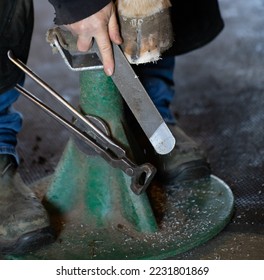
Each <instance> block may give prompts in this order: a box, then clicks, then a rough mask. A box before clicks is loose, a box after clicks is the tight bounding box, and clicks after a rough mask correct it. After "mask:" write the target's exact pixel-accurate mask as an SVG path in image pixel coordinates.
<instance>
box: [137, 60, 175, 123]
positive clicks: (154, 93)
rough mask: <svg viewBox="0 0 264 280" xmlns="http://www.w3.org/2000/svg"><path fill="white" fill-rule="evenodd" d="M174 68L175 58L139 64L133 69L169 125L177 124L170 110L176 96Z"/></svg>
mask: <svg viewBox="0 0 264 280" xmlns="http://www.w3.org/2000/svg"><path fill="white" fill-rule="evenodd" d="M174 67H175V58H174V57H173V56H169V57H164V58H163V59H161V60H158V61H157V62H154V63H152V62H151V63H147V64H139V65H135V66H134V67H133V68H134V70H135V72H136V74H137V76H138V77H139V79H140V81H141V83H142V84H143V86H144V87H145V89H146V91H147V93H148V94H149V96H150V98H151V100H152V101H153V103H154V104H155V106H156V108H157V109H158V111H159V113H160V114H161V116H162V117H163V119H164V120H165V122H166V123H167V124H175V123H176V119H175V117H174V115H173V114H172V112H171V110H170V104H171V101H172V99H173V97H174V94H175V91H174V79H173V72H174Z"/></svg>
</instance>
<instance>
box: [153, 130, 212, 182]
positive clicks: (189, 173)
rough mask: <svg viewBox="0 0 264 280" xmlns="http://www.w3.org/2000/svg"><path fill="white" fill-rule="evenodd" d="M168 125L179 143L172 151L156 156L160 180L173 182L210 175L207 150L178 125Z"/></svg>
mask: <svg viewBox="0 0 264 280" xmlns="http://www.w3.org/2000/svg"><path fill="white" fill-rule="evenodd" d="M168 126H169V128H170V130H171V132H172V134H173V135H174V137H175V138H176V141H177V143H176V145H175V147H174V149H173V150H172V152H171V153H169V154H167V155H157V154H156V156H155V158H154V161H155V163H154V165H155V166H156V167H157V170H158V172H157V177H158V178H159V180H160V181H162V182H163V183H167V184H173V183H176V182H182V181H189V180H196V179H200V178H204V177H207V176H209V175H210V174H211V168H210V165H209V163H208V161H207V158H206V155H205V152H204V151H203V150H201V149H200V147H199V146H198V145H197V144H196V143H195V142H194V141H193V140H192V139H191V138H190V137H189V136H187V135H186V134H185V132H184V131H183V130H182V129H181V128H180V127H179V126H178V125H168Z"/></svg>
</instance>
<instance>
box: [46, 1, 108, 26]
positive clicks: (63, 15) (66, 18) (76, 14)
mask: <svg viewBox="0 0 264 280" xmlns="http://www.w3.org/2000/svg"><path fill="white" fill-rule="evenodd" d="M49 2H50V3H51V4H52V5H53V6H54V9H55V13H56V17H55V20H54V22H55V23H56V24H58V25H62V24H70V23H73V22H76V21H79V20H82V19H84V18H86V17H88V16H90V15H92V14H94V13H96V12H98V11H99V10H101V9H102V8H103V7H105V6H106V5H107V4H108V3H110V2H111V0H49Z"/></svg>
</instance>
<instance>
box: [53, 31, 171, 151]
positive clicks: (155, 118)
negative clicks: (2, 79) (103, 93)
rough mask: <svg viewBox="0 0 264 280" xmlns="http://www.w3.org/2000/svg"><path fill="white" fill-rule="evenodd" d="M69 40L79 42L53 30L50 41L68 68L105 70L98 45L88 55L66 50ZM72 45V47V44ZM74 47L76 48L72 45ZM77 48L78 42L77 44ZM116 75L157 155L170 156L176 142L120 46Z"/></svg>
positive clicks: (114, 79)
mask: <svg viewBox="0 0 264 280" xmlns="http://www.w3.org/2000/svg"><path fill="white" fill-rule="evenodd" d="M67 39H68V40H76V38H74V37H73V36H72V35H71V34H70V32H69V31H65V30H62V29H60V28H58V27H57V28H54V29H50V30H49V32H48V41H49V42H50V43H51V44H52V45H53V46H55V47H56V48H57V49H58V51H59V52H60V54H61V55H62V57H63V59H64V60H65V62H66V64H67V65H68V66H69V67H70V69H71V70H74V71H84V70H93V69H102V68H103V66H102V62H101V54H100V51H99V48H98V46H97V44H96V42H94V43H93V46H92V48H91V49H90V50H89V51H88V52H87V53H80V52H79V53H78V52H77V53H76V52H71V50H69V49H66V48H65V46H67V44H68V43H67ZM70 44H72V43H70ZM72 45H74V44H72ZM75 45H76V42H75ZM113 52H114V60H115V71H114V74H113V75H112V76H111V77H112V79H113V82H114V83H115V85H116V87H117V88H118V90H119V92H120V94H121V95H122V97H123V99H124V100H125V102H126V103H127V105H128V107H129V108H130V110H131V111H132V113H133V114H134V116H135V118H136V120H137V121H138V123H139V124H140V126H141V128H142V130H143V131H144V133H145V134H146V136H147V137H148V139H149V141H150V143H151V144H152V146H153V147H154V149H155V151H156V152H157V153H158V154H161V155H163V154H168V153H169V152H171V150H172V149H173V147H174V145H175V142H176V140H175V138H174V136H173V135H172V133H171V131H170V130H169V128H168V126H167V125H166V123H165V121H164V120H163V118H162V116H161V115H160V113H159V112H158V110H157V108H156V107H155V105H154V104H153V102H152V100H151V99H150V97H149V95H148V93H147V92H146V90H145V89H144V87H143V85H142V84H141V82H140V81H139V79H138V77H137V76H136V74H135V72H134V70H133V68H132V67H131V65H130V64H129V62H128V60H127V59H126V57H125V55H124V54H123V52H122V50H121V49H120V47H119V46H117V45H113Z"/></svg>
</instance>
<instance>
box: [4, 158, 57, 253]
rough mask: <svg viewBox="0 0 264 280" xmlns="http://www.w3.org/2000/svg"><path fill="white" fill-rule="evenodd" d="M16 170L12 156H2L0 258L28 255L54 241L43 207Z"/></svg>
mask: <svg viewBox="0 0 264 280" xmlns="http://www.w3.org/2000/svg"><path fill="white" fill-rule="evenodd" d="M16 167H17V164H16V161H15V159H14V157H13V156H10V155H0V255H1V254H2V255H5V254H23V253H27V252H29V251H31V250H35V249H37V248H39V247H41V246H43V245H45V244H48V243H50V242H52V241H54V233H53V231H52V229H51V228H50V224H49V218H48V215H47V213H46V211H45V209H44V207H43V206H42V204H41V202H40V201H39V200H38V199H37V197H36V196H35V195H34V193H33V192H32V191H31V190H30V189H29V188H28V187H26V186H25V185H24V184H23V181H22V180H21V178H20V176H19V175H18V173H17V172H16V169H17V168H16Z"/></svg>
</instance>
